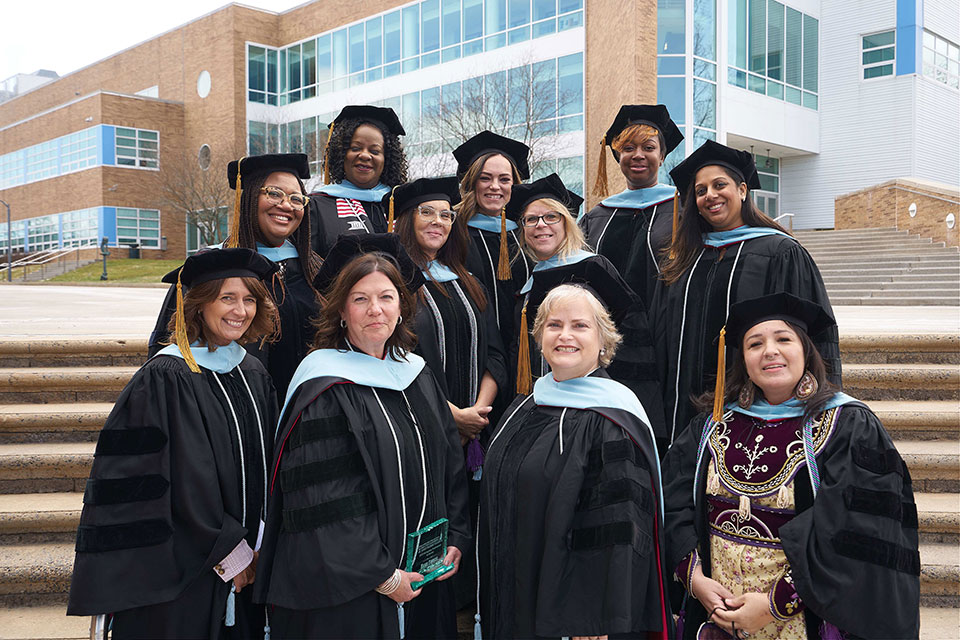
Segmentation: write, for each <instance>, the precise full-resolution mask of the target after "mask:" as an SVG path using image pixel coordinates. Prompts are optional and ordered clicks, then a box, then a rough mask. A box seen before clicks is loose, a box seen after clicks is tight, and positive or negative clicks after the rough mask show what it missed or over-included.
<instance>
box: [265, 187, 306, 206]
mask: <svg viewBox="0 0 960 640" xmlns="http://www.w3.org/2000/svg"><path fill="white" fill-rule="evenodd" d="M260 193H262V194H263V195H264V196H266V198H267V202H269V203H270V204H272V205H278V204H280V203H281V202H283V201H284V200H286V201H287V202H289V203H290V206H291V207H293V210H294V211H302V210H303V208H304V207H306V206H307V203H308V202H310V198H308V197H307V196H305V195H303V194H302V193H287V192H286V191H284V190H283V189H280V188H277V187H260Z"/></svg>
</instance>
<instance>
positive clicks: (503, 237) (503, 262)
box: [497, 207, 511, 280]
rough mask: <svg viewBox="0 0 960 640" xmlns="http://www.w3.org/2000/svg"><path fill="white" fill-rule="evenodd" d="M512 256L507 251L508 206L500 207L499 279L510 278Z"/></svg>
mask: <svg viewBox="0 0 960 640" xmlns="http://www.w3.org/2000/svg"><path fill="white" fill-rule="evenodd" d="M510 278H511V273H510V256H509V255H508V252H507V214H506V207H504V208H503V209H500V260H499V262H498V263H497V280H509V279H510Z"/></svg>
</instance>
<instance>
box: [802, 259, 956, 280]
mask: <svg viewBox="0 0 960 640" xmlns="http://www.w3.org/2000/svg"><path fill="white" fill-rule="evenodd" d="M817 267H818V268H819V269H820V275H822V276H823V277H824V278H827V277H830V278H832V277H835V276H844V275H849V276H857V275H861V276H880V275H913V276H917V277H926V276H950V277H951V278H953V277H956V276H957V275H958V274H960V267H957V266H955V265H946V266H932V267H931V266H926V265H924V266H916V265H912V266H911V265H910V264H908V263H900V264H888V265H880V266H873V265H868V264H858V265H856V266H854V265H851V264H849V263H846V262H837V263H833V264H824V263H822V262H818V263H817Z"/></svg>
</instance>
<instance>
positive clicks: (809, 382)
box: [793, 371, 820, 401]
mask: <svg viewBox="0 0 960 640" xmlns="http://www.w3.org/2000/svg"><path fill="white" fill-rule="evenodd" d="M819 388H820V383H819V382H817V379H816V378H814V377H813V374H812V373H810V372H809V371H806V372H804V374H803V376H802V377H801V378H800V382H798V383H797V388H796V390H795V391H794V394H793V395H794V396H796V398H797V400H801V401H803V400H808V399H810V397H811V396H813V394H815V393H816V392H817V390H818V389H819Z"/></svg>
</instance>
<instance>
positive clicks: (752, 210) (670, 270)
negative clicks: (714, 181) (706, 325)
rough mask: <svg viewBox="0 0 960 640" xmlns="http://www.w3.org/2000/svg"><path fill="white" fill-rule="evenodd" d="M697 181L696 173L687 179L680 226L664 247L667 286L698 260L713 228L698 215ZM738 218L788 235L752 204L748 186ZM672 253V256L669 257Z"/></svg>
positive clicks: (731, 174) (663, 276)
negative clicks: (688, 182) (706, 237)
mask: <svg viewBox="0 0 960 640" xmlns="http://www.w3.org/2000/svg"><path fill="white" fill-rule="evenodd" d="M717 166H719V167H720V168H721V169H722V170H723V172H724V173H725V174H727V176H728V177H729V178H730V179H731V180H732V181H733V182H734V183H735V184H737V185H740V184H743V183H744V182H743V178H741V177H740V176H738V175H737V174H736V173H735V172H734V171H732V170H731V169H730V168H728V167H725V166H723V165H717ZM696 179H697V177H696V173H695V174H694V176H693V177H692V178H691V179H690V184H688V185H687V190H686V192H685V193H686V199H685V200H684V202H683V212H682V213H681V214H680V226H679V228H678V229H677V238H676V240H675V241H674V242H673V245H672V246H670V247H665V248H664V249H663V251H662V253H663V256H664V257H665V259H666V262H665V263H664V265H663V269H661V271H660V278H661V279H662V280H663V281H664V282H666V283H667V284H668V285H670V284H673V283H674V282H676V281H677V280H679V279H680V277H681V276H682V275H683V274H684V273H686V272H687V269H689V268H690V267H691V266H692V265H693V262H694V260H696V259H697V254H698V253H699V252H700V249H701V248H702V247H703V234H704V233H709V232H710V231H713V227H711V226H710V223H709V222H707V221H706V220H704V219H703V216H701V215H700V210H699V209H698V208H697V195H696V193H695V192H694V188H693V186H694V183H695V182H696ZM678 186H679V185H678ZM740 216H741V218H742V219H743V223H744V224H745V225H748V226H751V227H769V228H771V229H777V230H778V231H782V232H783V233H786V234H787V235H790V233H789V232H788V231H787V230H786V229H784V228H783V227H781V226H780V225H779V224H777V223H776V222H774V220H773V219H772V218H770V217H769V216H768V215H767V214H765V213H764V212H763V211H760V209H758V208H757V206H756V205H755V204H754V203H753V198H752V197H751V196H750V187H749V186H748V187H747V197H746V198H745V199H744V201H743V204H742V206H741V208H740ZM671 253H672V254H673V257H671Z"/></svg>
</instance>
